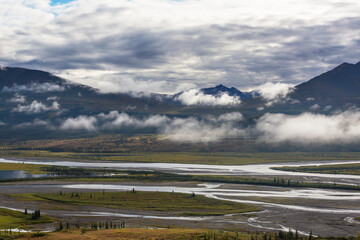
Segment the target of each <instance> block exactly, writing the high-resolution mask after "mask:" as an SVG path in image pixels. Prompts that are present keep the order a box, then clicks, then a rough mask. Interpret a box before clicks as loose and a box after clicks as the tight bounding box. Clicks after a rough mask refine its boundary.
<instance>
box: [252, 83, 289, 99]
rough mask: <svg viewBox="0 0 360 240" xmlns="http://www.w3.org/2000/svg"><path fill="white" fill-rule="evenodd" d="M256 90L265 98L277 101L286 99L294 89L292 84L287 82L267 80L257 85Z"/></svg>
mask: <svg viewBox="0 0 360 240" xmlns="http://www.w3.org/2000/svg"><path fill="white" fill-rule="evenodd" d="M256 90H257V91H258V92H259V94H260V96H262V97H263V98H264V99H265V100H267V101H270V102H277V101H280V100H284V99H286V97H287V95H288V94H289V93H291V92H292V91H293V90H294V85H293V84H288V83H271V82H268V83H265V84H263V85H261V86H258V87H257V88H256Z"/></svg>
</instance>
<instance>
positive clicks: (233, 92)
mask: <svg viewBox="0 0 360 240" xmlns="http://www.w3.org/2000/svg"><path fill="white" fill-rule="evenodd" d="M201 91H202V92H203V93H204V94H208V95H218V94H222V93H227V94H228V95H230V96H236V97H239V98H240V99H246V98H252V97H253V95H252V94H251V93H247V92H242V91H240V90H239V89H237V88H234V87H231V88H228V87H226V86H225V85H223V84H219V85H217V86H215V87H212V88H203V89H201Z"/></svg>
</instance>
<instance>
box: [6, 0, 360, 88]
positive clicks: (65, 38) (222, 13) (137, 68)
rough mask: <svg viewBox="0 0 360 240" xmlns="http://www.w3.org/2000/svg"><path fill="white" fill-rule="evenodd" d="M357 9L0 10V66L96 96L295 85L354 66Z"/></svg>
mask: <svg viewBox="0 0 360 240" xmlns="http://www.w3.org/2000/svg"><path fill="white" fill-rule="evenodd" d="M359 12H360V2H359V1H355V0H341V1H340V0H316V1H314V0H267V1H263V0H241V1H238V0H221V1H219V0H183V1H178V0H177V1H174V0H102V1H99V0H74V1H60V0H53V1H50V0H0V33H1V34H0V64H1V65H4V66H12V67H15V66H16V67H26V68H32V69H41V70H45V71H49V72H51V73H54V74H56V75H58V76H61V77H63V78H66V79H69V80H71V81H75V82H79V83H83V84H87V85H90V86H93V87H96V88H99V89H100V90H101V91H102V92H127V91H144V92H161V93H174V92H179V91H184V90H187V89H190V88H201V87H209V86H213V85H217V84H220V83H222V84H224V85H227V86H234V87H237V88H239V89H243V90H244V89H251V88H254V87H255V86H258V85H262V84H265V83H267V82H273V83H278V82H281V83H290V84H298V83H301V82H304V81H307V80H309V79H311V78H312V77H314V76H316V75H318V74H321V73H323V72H325V71H328V70H330V69H332V68H333V67H335V66H337V65H339V64H341V63H342V62H349V63H357V62H359V61H360V28H359V27H358V26H360V15H359Z"/></svg>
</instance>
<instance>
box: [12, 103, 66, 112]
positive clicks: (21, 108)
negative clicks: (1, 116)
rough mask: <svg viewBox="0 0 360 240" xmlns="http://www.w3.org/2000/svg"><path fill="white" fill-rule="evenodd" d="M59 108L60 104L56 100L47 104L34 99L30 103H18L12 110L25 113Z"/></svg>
mask: <svg viewBox="0 0 360 240" xmlns="http://www.w3.org/2000/svg"><path fill="white" fill-rule="evenodd" d="M59 109H60V104H59V103H58V102H53V103H52V105H50V106H47V105H45V104H43V103H42V102H38V101H36V100H34V101H33V102H32V103H31V104H30V105H20V104H19V105H18V106H17V107H16V108H14V109H13V110H12V112H18V113H26V114H36V113H41V112H47V111H58V110H59Z"/></svg>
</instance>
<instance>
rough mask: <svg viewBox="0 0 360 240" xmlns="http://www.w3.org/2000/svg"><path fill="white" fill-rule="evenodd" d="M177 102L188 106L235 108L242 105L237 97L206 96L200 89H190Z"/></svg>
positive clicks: (222, 95) (226, 95) (222, 94)
mask: <svg viewBox="0 0 360 240" xmlns="http://www.w3.org/2000/svg"><path fill="white" fill-rule="evenodd" d="M175 100H176V101H179V102H180V103H181V104H183V105H188V106H191V105H198V106H234V105H237V104H240V103H241V101H240V98H239V97H237V96H230V95H229V94H228V93H220V94H218V95H209V94H204V93H203V92H202V91H201V90H200V89H190V90H187V91H185V92H182V93H181V94H180V95H178V96H177V97H176V98H175Z"/></svg>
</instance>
